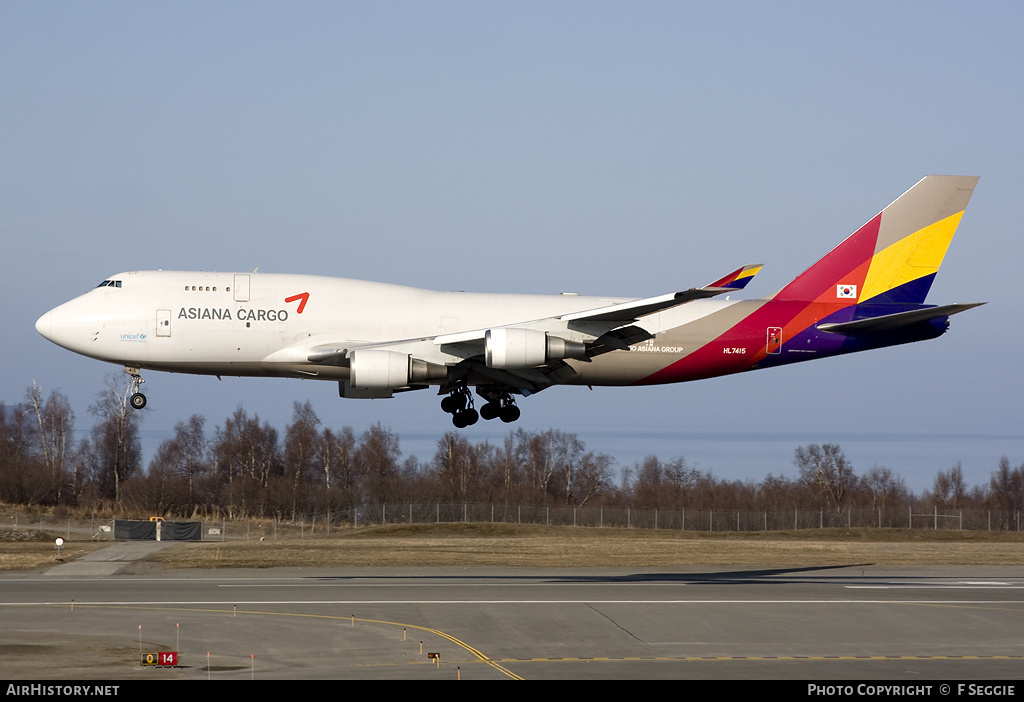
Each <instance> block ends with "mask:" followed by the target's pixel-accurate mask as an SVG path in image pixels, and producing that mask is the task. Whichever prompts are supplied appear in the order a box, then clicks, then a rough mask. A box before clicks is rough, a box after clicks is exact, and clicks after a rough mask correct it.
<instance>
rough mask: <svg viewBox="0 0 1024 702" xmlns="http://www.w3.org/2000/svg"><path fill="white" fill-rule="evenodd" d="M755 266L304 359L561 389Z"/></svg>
mask: <svg viewBox="0 0 1024 702" xmlns="http://www.w3.org/2000/svg"><path fill="white" fill-rule="evenodd" d="M760 269H761V265H760V264H758V265H750V266H744V267H742V268H739V269H737V270H735V271H733V272H732V273H730V274H729V275H727V276H725V277H723V278H720V279H718V280H717V281H715V283H713V284H711V285H707V286H705V287H702V288H691V289H690V290H684V291H680V292H675V293H668V294H666V295H659V296H656V297H648V298H642V299H638V300H630V301H628V302H621V303H617V304H614V305H607V306H604V307H598V308H594V309H590V310H584V311H580V312H570V313H567V314H564V315H557V316H553V317H547V318H543V319H534V320H524V321H523V322H519V323H515V324H511V325H504V326H501V327H497V328H494V327H492V328H487V329H473V330H467V331H462V332H455V333H452V334H439V335H437V336H432V337H424V338H418V339H405V340H394V341H386V342H371V343H356V344H351V343H342V344H332V343H326V344H324V343H321V344H318V345H316V346H313V347H307V348H306V349H305V360H306V361H308V362H310V363H317V364H320V363H323V364H331V365H337V366H343V367H346V366H347V367H352V364H353V361H355V360H357V359H358V358H359V357H360V356H362V357H369V356H371V352H392V353H394V354H396V355H400V356H402V355H405V354H408V356H409V358H411V359H416V360H418V361H421V362H425V363H427V364H428V365H431V366H433V367H435V368H440V367H446V368H447V383H446V384H445V385H442V392H444V391H446V388H447V386H448V385H451V384H452V383H458V382H463V381H465V379H466V378H467V377H468V376H470V375H475V376H476V377H478V378H483V379H485V380H486V381H488V382H491V383H494V384H497V385H501V386H507V387H509V388H512V389H515V390H517V391H520V392H522V393H524V394H532V393H535V392H538V391H540V390H543V389H544V388H546V387H550V386H551V385H556V384H559V383H563V382H565V381H567V380H569V379H570V378H572V377H573V376H574V375H576V371H575V370H573V368H572V366H571V365H569V364H568V363H566V359H574V360H578V361H583V362H589V361H590V359H591V358H592V357H593V356H597V355H600V354H603V353H608V352H610V351H615V350H625V349H628V348H629V346H630V345H631V344H636V343H639V342H641V341H645V340H647V339H650V338H652V336H653V335H652V334H651V333H650V332H649V331H647V330H646V329H644V328H643V327H642V326H638V325H637V324H636V322H637V321H639V320H640V319H642V318H643V317H646V316H648V315H652V314H655V313H656V312H661V311H664V310H668V309H671V308H673V307H677V306H679V305H683V304H686V303H688V302H692V301H694V300H701V299H705V298H710V297H714V296H716V295H721V294H723V293H727V292H733V291H736V290H739V289H742V288H743V287H744V286H745V285H746V284H747V283H748V282H750V279H752V278H753V276H754V275H755V274H756V273H757V272H758V271H759V270H760Z"/></svg>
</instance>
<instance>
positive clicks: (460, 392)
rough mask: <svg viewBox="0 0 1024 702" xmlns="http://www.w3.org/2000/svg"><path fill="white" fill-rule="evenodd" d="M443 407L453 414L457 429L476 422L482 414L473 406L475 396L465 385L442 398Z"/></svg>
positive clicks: (453, 421)
mask: <svg viewBox="0 0 1024 702" xmlns="http://www.w3.org/2000/svg"><path fill="white" fill-rule="evenodd" d="M441 409H442V410H444V411H445V412H448V413H449V414H451V415H452V424H454V425H455V428H456V429H463V428H465V427H468V426H470V425H471V424H476V423H477V420H479V419H480V415H479V414H478V413H477V411H476V409H475V408H474V407H473V396H472V395H471V394H470V392H469V390H467V389H466V388H465V387H461V388H458V389H456V390H453V391H452V393H451V394H450V395H448V397H446V398H444V399H443V400H441Z"/></svg>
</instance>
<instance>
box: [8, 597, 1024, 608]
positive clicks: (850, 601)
mask: <svg viewBox="0 0 1024 702" xmlns="http://www.w3.org/2000/svg"><path fill="white" fill-rule="evenodd" d="M71 602H72V601H71V600H58V601H42V602H0V607H24V606H34V605H47V606H68V605H70V604H71ZM74 604H75V605H76V606H78V605H94V606H103V605H109V606H133V605H139V606H145V605H158V606H160V605H166V606H181V605H205V606H216V605H223V606H227V607H230V606H231V605H424V604H428V605H437V604H453V605H488V604H498V605H516V604H525V605H544V604H553V605H565V604H583V605H608V604H628V605H644V604H650V605H662V604H665V605H687V604H690V605H716V604H719V605H740V604H753V605H760V604H798V605H813V604H822V605H830V604H851V605H853V604H874V605H908V604H909V605H996V604H998V605H1024V600H878V599H871V600H854V599H829V600H587V599H563V600H438V599H416V600H144V601H143V600H89V601H86V600H82V601H78V600H75V601H74Z"/></svg>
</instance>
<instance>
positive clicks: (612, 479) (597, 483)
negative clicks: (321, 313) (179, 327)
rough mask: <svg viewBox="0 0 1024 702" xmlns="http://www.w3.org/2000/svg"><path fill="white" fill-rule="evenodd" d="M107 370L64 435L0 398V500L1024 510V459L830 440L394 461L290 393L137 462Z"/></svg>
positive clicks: (134, 427) (542, 437)
mask: <svg viewBox="0 0 1024 702" xmlns="http://www.w3.org/2000/svg"><path fill="white" fill-rule="evenodd" d="M118 383H119V378H118V377H117V376H110V377H109V378H108V379H107V382H106V385H105V387H104V389H103V390H102V391H101V392H100V393H99V394H98V395H97V398H96V401H95V402H94V403H93V405H91V407H90V409H89V412H90V414H91V415H92V417H93V422H94V423H93V425H92V427H91V430H90V431H89V432H88V434H87V435H86V436H85V437H84V438H82V439H81V440H79V441H77V442H76V441H74V440H73V438H72V437H73V433H72V430H73V427H74V421H75V417H74V413H73V412H72V410H71V404H70V402H69V401H68V399H67V397H65V396H64V395H63V394H62V393H60V392H57V391H53V392H51V393H49V395H46V396H44V393H43V391H42V390H41V389H40V388H39V387H38V386H35V385H33V386H32V387H30V388H28V390H27V391H26V395H25V399H24V401H22V402H20V403H16V404H6V403H2V402H0V502H6V503H9V504H19V505H42V506H46V505H50V506H64V507H69V508H71V507H73V508H78V509H84V510H86V511H93V512H101V511H108V512H110V511H114V512H118V513H120V514H128V513H134V514H136V515H137V516H145V515H162V516H174V517H220V516H224V517H228V518H235V517H257V518H266V517H271V516H274V517H279V518H283V519H298V518H310V517H314V516H317V515H325V514H329V513H332V512H338V511H341V510H345V509H350V508H352V507H357V506H360V505H372V504H398V503H426V502H437V503H492V504H530V505H557V506H575V507H582V506H590V507H632V508H637V509H654V510H697V511H700V510H719V511H721V510H735V511H751V512H753V511H784V510H807V509H818V510H821V511H822V512H827V513H828V514H831V515H835V516H837V517H838V516H839V515H841V514H843V513H844V511H848V510H853V509H856V510H864V509H871V510H874V511H878V512H879V513H881V511H883V510H894V509H900V510H906V509H907V508H908V507H910V508H914V507H915V505H922V504H927V505H928V506H929V507H930V508H934V509H939V510H950V509H964V510H969V509H987V510H995V511H998V512H1000V513H1005V514H1015V513H1018V512H1019V511H1020V510H1022V509H1024V465H1020V466H1017V467H1012V466H1011V464H1010V462H1009V460H1008V459H1006V458H1003V459H1002V460H1001V461H1000V462H999V465H998V467H997V468H996V469H995V470H994V471H993V472H992V474H991V478H990V480H989V483H988V484H987V485H975V486H968V485H967V484H966V482H965V481H964V477H963V471H962V468H961V466H960V465H959V464H957V465H954V466H953V467H951V468H949V469H948V470H940V471H939V472H938V473H937V475H936V478H935V482H934V487H933V489H932V490H930V491H926V492H925V493H923V494H921V495H915V494H913V493H912V492H911V491H910V490H908V488H907V486H906V484H905V483H904V481H903V480H902V479H901V478H900V477H899V476H897V475H895V474H894V473H893V472H892V471H891V470H890V469H888V468H884V467H877V466H876V467H873V468H871V469H869V470H868V471H867V472H865V473H864V474H862V475H858V474H857V473H856V472H855V470H854V468H853V466H852V465H851V464H850V462H849V461H848V460H847V459H846V457H845V455H844V454H843V451H842V449H841V448H840V447H839V446H837V445H833V444H824V445H810V446H802V447H799V448H797V449H796V451H795V454H794V465H795V468H796V472H797V475H796V476H795V477H792V478H791V477H786V476H775V475H768V476H767V477H765V478H764V479H763V480H761V481H759V482H756V481H740V480H723V479H719V478H716V477H715V476H713V475H712V474H710V473H709V472H706V471H701V470H697V469H696V468H694V467H693V466H691V465H689V464H688V463H687V462H686V461H685V460H684V459H683V458H674V459H671V460H664V459H661V458H658V457H656V456H649V457H648V458H646V459H644V460H643V461H640V462H638V463H634V464H633V465H629V466H624V467H621V470H620V467H619V466H617V464H616V461H615V459H614V458H613V457H612V456H608V455H606V454H604V453H598V452H593V451H588V450H587V449H586V447H585V446H584V444H583V442H582V441H580V440H579V438H578V437H577V436H576V435H574V434H571V433H566V432H562V431H559V430H556V429H550V430H547V431H543V432H532V431H526V430H523V429H518V430H515V431H512V432H510V433H509V434H508V436H506V437H505V439H504V440H503V441H501V442H500V443H492V442H489V441H481V442H476V443H473V442H470V441H469V440H468V439H467V438H466V437H465V436H464V435H462V434H460V433H458V432H455V431H452V432H449V433H447V434H445V435H444V436H442V437H441V438H440V439H439V440H438V442H437V449H436V451H435V453H434V455H433V457H432V458H431V459H430V460H429V461H422V460H419V459H417V458H416V457H413V456H410V457H405V458H403V456H402V452H401V450H400V446H399V437H398V436H397V435H396V434H395V433H394V432H393V431H391V430H390V429H388V428H387V427H383V426H381V425H379V424H377V425H374V426H372V427H370V428H369V429H367V430H366V431H364V432H362V433H360V434H358V435H357V434H356V433H355V432H354V431H353V430H352V429H351V428H350V427H341V428H331V427H326V426H324V425H323V423H322V422H321V420H320V419H319V417H317V415H316V412H315V411H314V410H313V408H312V406H311V405H310V403H308V402H307V403H295V405H294V411H293V414H292V419H291V422H290V423H289V424H288V425H287V426H286V427H285V428H284V431H283V433H281V432H279V431H278V429H277V428H275V427H272V426H270V425H269V424H268V423H267V422H265V421H262V420H260V418H259V416H258V415H250V414H249V413H248V412H247V411H246V410H245V409H244V408H242V407H239V408H238V409H237V410H235V412H234V413H233V414H232V415H231V416H230V417H227V418H226V419H224V420H223V421H222V422H221V423H220V424H218V425H216V426H215V427H212V428H210V427H209V426H208V424H207V421H206V419H205V418H204V417H202V416H200V415H198V414H197V415H192V416H191V417H189V418H188V419H185V420H183V421H181V422H179V423H178V424H177V425H176V426H175V428H174V436H173V437H170V438H168V439H166V440H164V441H163V442H161V443H160V445H159V447H158V448H157V450H156V453H155V455H154V457H153V459H152V460H151V461H150V463H149V465H148V466H145V467H144V466H143V460H142V450H141V446H140V440H139V423H140V422H141V421H142V419H143V417H144V413H142V412H137V411H135V410H133V409H131V408H129V407H128V404H127V396H128V394H129V389H128V388H127V387H119V384H118Z"/></svg>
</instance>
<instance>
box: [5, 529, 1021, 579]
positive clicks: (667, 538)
mask: <svg viewBox="0 0 1024 702" xmlns="http://www.w3.org/2000/svg"><path fill="white" fill-rule="evenodd" d="M31 538H32V539H34V540H28V538H26V537H21V538H17V539H15V538H12V533H11V532H10V531H8V532H7V533H4V531H3V530H0V570H30V569H36V568H43V567H47V566H50V565H53V564H54V563H55V562H56V551H55V549H54V542H53V539H54V538H55V537H54V536H51V535H50V534H48V533H46V532H39V533H37V534H35V535H33V536H32V537H31ZM108 544H109V542H91V541H73V540H69V541H68V542H67V543H66V545H65V548H64V550H63V560H64V561H65V562H66V561H69V560H73V559H75V558H79V557H81V556H82V555H85V554H86V553H88V552H90V551H93V550H96V549H98V548H103V547H104V546H106V545H108ZM147 560H149V561H151V562H155V563H159V564H162V565H163V566H164V567H166V568H173V569H181V568H272V567H340V566H358V567H394V566H446V567H454V566H481V565H488V566H524V567H526V566H529V567H613V566H629V567H643V566H649V567H660V566H677V565H678V566H682V565H742V566H779V565H785V566H803V565H806V566H823V565H824V566H828V565H835V566H842V565H847V566H848V565H867V564H875V565H1024V534H1020V533H1017V532H972V531H941V530H940V531H933V530H922V529H915V530H901V529H831V530H830V529H824V530H822V529H812V530H804V531H780V532H758V533H742V534H730V533H721V532H716V533H701V532H669V531H665V530H645V529H602V528H582V527H580V528H577V527H543V526H529V525H506V524H438V525H409V526H379V527H365V528H358V529H348V530H342V531H338V532H336V533H334V534H332V535H330V536H316V537H310V536H306V537H305V538H294V537H289V538H287V539H286V538H281V539H274V538H265V540H263V541H260V540H229V541H224V542H199V543H195V542H190V543H186V542H182V543H177V544H174V545H173V546H172V547H170V548H165V549H162V550H160V551H158V552H156V553H153V554H151V555H150V556H149V557H148V558H147Z"/></svg>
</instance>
